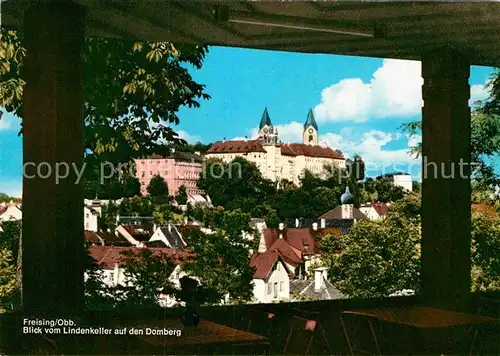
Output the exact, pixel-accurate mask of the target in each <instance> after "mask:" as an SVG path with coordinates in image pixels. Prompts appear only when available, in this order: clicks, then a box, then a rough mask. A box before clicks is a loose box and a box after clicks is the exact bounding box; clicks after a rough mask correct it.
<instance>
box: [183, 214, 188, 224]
mask: <svg viewBox="0 0 500 356" xmlns="http://www.w3.org/2000/svg"><path fill="white" fill-rule="evenodd" d="M187 224H188V218H187V216H185V217H184V225H187Z"/></svg>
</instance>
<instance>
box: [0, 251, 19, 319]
mask: <svg viewBox="0 0 500 356" xmlns="http://www.w3.org/2000/svg"><path fill="white" fill-rule="evenodd" d="M15 287H16V264H15V260H14V259H13V258H12V252H11V251H10V250H9V249H7V248H0V312H5V311H6V310H12V309H13V305H12V302H13V301H12V298H13V296H14V291H15Z"/></svg>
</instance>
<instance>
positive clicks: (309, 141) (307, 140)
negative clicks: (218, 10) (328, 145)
mask: <svg viewBox="0 0 500 356" xmlns="http://www.w3.org/2000/svg"><path fill="white" fill-rule="evenodd" d="M302 142H303V143H304V144H306V145H311V146H317V145H318V125H317V124H316V119H314V114H313V111H312V109H309V112H308V113H307V120H306V122H305V124H304V131H303V133H302Z"/></svg>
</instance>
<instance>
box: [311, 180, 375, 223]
mask: <svg viewBox="0 0 500 356" xmlns="http://www.w3.org/2000/svg"><path fill="white" fill-rule="evenodd" d="M340 203H341V205H339V206H337V207H335V208H333V209H332V210H329V211H327V212H326V213H324V214H323V215H321V216H320V217H319V218H318V219H319V220H320V221H323V220H324V221H332V220H353V221H357V220H363V219H367V217H366V215H365V214H363V213H362V212H361V211H360V210H359V209H358V208H356V207H355V206H354V196H353V195H352V194H351V192H350V191H349V187H346V188H345V192H344V193H343V194H342V195H341V196H340Z"/></svg>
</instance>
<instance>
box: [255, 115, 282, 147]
mask: <svg viewBox="0 0 500 356" xmlns="http://www.w3.org/2000/svg"><path fill="white" fill-rule="evenodd" d="M259 140H260V141H261V142H262V143H263V144H267V145H275V144H277V143H278V131H277V130H276V129H275V128H274V127H273V124H272V123H271V118H270V117H269V112H268V111H267V107H266V108H265V109H264V112H263V113H262V118H261V119H260V124H259Z"/></svg>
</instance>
